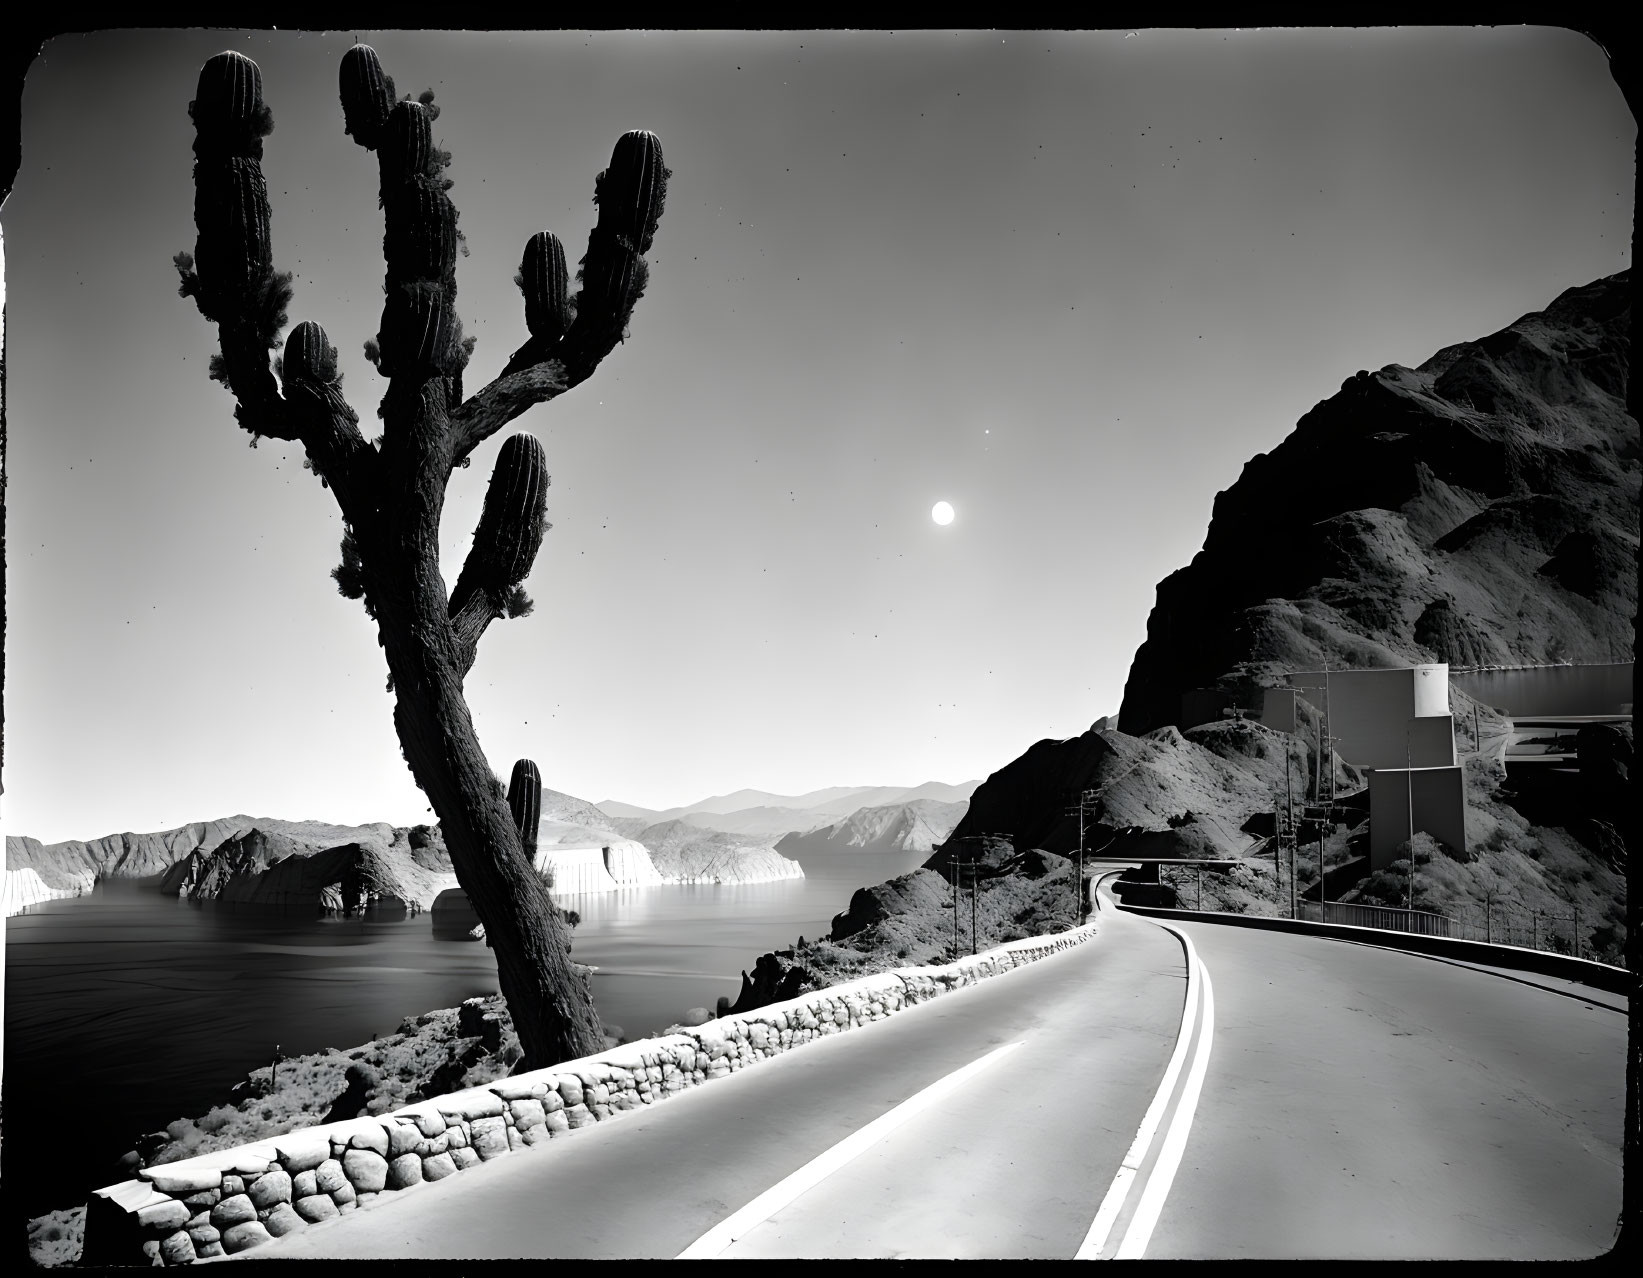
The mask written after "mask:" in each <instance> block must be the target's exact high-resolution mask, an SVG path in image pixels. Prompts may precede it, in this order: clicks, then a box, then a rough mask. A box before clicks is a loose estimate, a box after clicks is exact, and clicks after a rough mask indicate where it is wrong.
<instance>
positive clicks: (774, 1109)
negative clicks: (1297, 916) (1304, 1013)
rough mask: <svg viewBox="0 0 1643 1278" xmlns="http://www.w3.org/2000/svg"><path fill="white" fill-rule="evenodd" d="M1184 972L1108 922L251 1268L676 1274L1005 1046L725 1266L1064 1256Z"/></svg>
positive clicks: (1131, 1115) (1151, 1083)
mask: <svg viewBox="0 0 1643 1278" xmlns="http://www.w3.org/2000/svg"><path fill="white" fill-rule="evenodd" d="M1185 975H1186V967H1185V961H1184V955H1183V950H1182V947H1181V944H1180V942H1179V941H1178V940H1177V939H1176V938H1175V937H1173V936H1172V935H1170V934H1169V933H1168V932H1166V931H1165V930H1163V929H1161V928H1159V927H1157V926H1155V925H1153V924H1151V923H1150V922H1147V921H1145V920H1142V919H1138V918H1134V917H1128V916H1123V915H1114V916H1112V917H1111V918H1109V919H1107V920H1106V922H1105V923H1104V925H1103V928H1102V931H1101V933H1100V935H1099V936H1098V937H1097V938H1096V939H1095V940H1094V941H1091V942H1089V943H1086V944H1084V945H1081V946H1078V947H1076V948H1074V949H1071V950H1066V951H1063V952H1062V953H1060V954H1057V955H1054V956H1052V957H1050V958H1046V959H1042V960H1040V961H1039V962H1037V963H1033V964H1031V965H1029V966H1027V967H1024V968H1018V969H1016V970H1015V971H1012V972H1008V973H1006V974H1004V975H1002V976H999V977H995V978H993V979H991V980H987V981H983V982H981V983H979V984H977V985H974V986H971V987H968V988H966V989H962V990H958V991H955V992H954V993H952V994H947V995H944V996H942V997H941V998H939V999H936V1000H934V1001H933V1002H930V1003H926V1004H923V1005H921V1006H919V1007H915V1008H911V1009H909V1010H907V1011H905V1012H902V1013H899V1014H898V1015H896V1016H895V1017H893V1018H891V1019H890V1020H888V1021H885V1022H882V1023H881V1024H879V1025H876V1026H873V1027H871V1028H868V1029H862V1030H852V1031H850V1032H848V1033H845V1034H841V1035H838V1036H837V1037H833V1038H828V1039H823V1040H820V1041H818V1042H815V1043H812V1044H809V1045H807V1046H806V1047H804V1048H802V1049H801V1050H798V1051H794V1052H790V1053H787V1054H785V1055H783V1056H780V1057H776V1058H774V1059H771V1060H769V1061H766V1062H764V1063H762V1064H760V1065H758V1066H757V1067H756V1068H754V1069H751V1070H749V1071H747V1072H746V1073H741V1074H737V1075H733V1076H731V1077H730V1078H725V1079H721V1080H719V1081H717V1082H714V1083H712V1084H709V1085H705V1086H702V1087H698V1088H693V1089H691V1090H690V1091H687V1092H683V1093H681V1094H679V1095H678V1096H676V1097H674V1098H673V1099H671V1100H669V1101H667V1102H665V1103H663V1104H660V1105H657V1106H655V1107H654V1108H650V1109H645V1110H638V1111H633V1112H631V1113H629V1114H627V1115H624V1116H623V1117H621V1118H619V1119H617V1120H616V1121H614V1122H609V1123H601V1124H599V1125H597V1126H594V1127H587V1128H583V1129H582V1130H580V1131H578V1132H576V1133H575V1134H574V1135H572V1136H570V1137H568V1138H566V1139H563V1140H556V1141H553V1142H550V1143H549V1144H547V1145H544V1146H540V1147H538V1148H537V1149H535V1150H533V1151H531V1152H529V1153H521V1154H519V1155H512V1156H509V1157H506V1158H501V1159H497V1160H494V1161H492V1162H490V1163H486V1164H482V1165H481V1166H478V1167H474V1168H471V1169H470V1170H468V1171H465V1172H463V1173H461V1175H459V1176H457V1177H455V1178H452V1179H449V1180H445V1181H442V1182H439V1183H437V1184H433V1185H421V1186H417V1187H414V1188H412V1189H409V1190H405V1191H402V1192H400V1193H396V1194H391V1195H384V1196H383V1197H382V1198H380V1199H377V1200H375V1201H373V1202H372V1203H370V1204H369V1205H367V1206H366V1207H365V1208H362V1209H360V1210H358V1211H355V1212H351V1213H349V1214H348V1215H347V1216H344V1217H341V1218H339V1219H337V1220H334V1221H328V1222H326V1223H324V1224H321V1225H317V1226H313V1227H311V1228H309V1229H307V1230H304V1231H302V1232H300V1233H297V1234H291V1235H287V1236H286V1237H285V1238H282V1239H279V1240H277V1241H276V1242H274V1243H272V1244H268V1245H265V1246H263V1247H260V1248H258V1249H257V1250H256V1251H255V1252H252V1253H244V1254H243V1256H242V1257H241V1258H243V1259H252V1258H257V1259H264V1258H266V1259H275V1258H293V1257H355V1258H363V1257H381V1258H402V1257H419V1258H425V1257H459V1258H495V1257H520V1256H537V1257H554V1258H565V1259H569V1258H590V1259H592V1258H605V1259H608V1258H625V1257H636V1258H671V1257H674V1256H677V1255H678V1254H679V1253H680V1252H682V1251H684V1250H685V1249H686V1248H687V1247H689V1246H690V1245H691V1244H692V1243H693V1242H694V1241H695V1240H696V1239H698V1238H700V1237H701V1236H702V1235H703V1234H705V1233H707V1232H708V1231H709V1230H710V1229H712V1228H713V1227H714V1226H715V1225H717V1224H718V1223H719V1222H720V1221H722V1220H723V1219H724V1218H725V1217H727V1216H728V1215H730V1214H731V1213H732V1212H734V1211H736V1210H737V1209H739V1208H741V1207H742V1206H744V1205H745V1204H746V1203H748V1202H749V1201H751V1200H752V1199H754V1198H755V1197H757V1196H758V1195H759V1194H761V1193H762V1192H764V1191H765V1190H766V1189H768V1188H769V1187H770V1186H772V1185H775V1184H777V1183H778V1182H780V1181H782V1180H783V1179H784V1178H786V1177H787V1176H789V1175H790V1174H792V1173H793V1172H795V1171H797V1170H798V1169H800V1168H801V1167H803V1166H804V1165H805V1164H807V1163H809V1162H810V1161H811V1160H812V1159H814V1158H816V1157H818V1156H820V1155H822V1154H824V1153H825V1152H826V1151H827V1150H828V1149H830V1148H831V1147H833V1146H834V1145H836V1144H837V1143H838V1142H840V1141H842V1140H844V1139H846V1138H847V1137H849V1136H850V1135H851V1134H852V1133H853V1132H855V1131H857V1130H858V1129H860V1128H862V1127H865V1126H866V1125H867V1124H868V1123H870V1122H872V1121H874V1120H875V1119H877V1118H879V1117H880V1116H881V1115H883V1114H885V1113H887V1112H888V1111H890V1110H892V1109H894V1108H895V1107H897V1106H898V1105H900V1104H901V1103H902V1102H903V1101H905V1100H906V1099H907V1098H908V1097H911V1096H913V1095H915V1094H916V1093H918V1092H920V1091H921V1090H923V1089H924V1088H926V1087H928V1086H929V1085H931V1084H933V1083H935V1082H937V1081H938V1080H940V1079H942V1078H943V1077H945V1076H947V1075H948V1074H950V1073H952V1072H953V1071H955V1070H957V1069H960V1068H962V1067H963V1066H966V1065H968V1064H970V1063H972V1062H974V1061H975V1060H977V1059H978V1058H980V1057H983V1056H985V1055H987V1054H988V1053H989V1052H993V1051H995V1050H996V1049H998V1048H1000V1047H1003V1046H1005V1045H1007V1044H1011V1043H1019V1044H1020V1046H1019V1047H1016V1048H1013V1049H1012V1050H1010V1051H1009V1052H1007V1053H1005V1054H1004V1055H1003V1056H1001V1057H1000V1058H998V1060H997V1061H996V1062H995V1063H994V1064H991V1065H989V1066H987V1067H985V1068H984V1069H982V1070H981V1071H980V1072H979V1073H977V1074H976V1075H975V1076H974V1077H973V1078H972V1079H970V1080H968V1081H967V1082H965V1083H964V1085H963V1086H961V1087H960V1088H958V1089H957V1090H956V1091H955V1092H953V1093H952V1094H950V1095H948V1096H946V1097H945V1098H943V1099H942V1100H941V1101H939V1102H938V1103H937V1104H935V1105H933V1106H931V1107H930V1108H928V1109H926V1110H924V1111H923V1112H921V1113H919V1114H918V1115H917V1116H916V1117H914V1118H912V1119H911V1120H909V1121H908V1122H906V1123H905V1124H904V1125H903V1126H901V1127H900V1128H898V1129H897V1130H896V1131H895V1132H894V1133H893V1135H892V1136H891V1137H890V1138H889V1139H888V1140H886V1141H885V1142H884V1143H883V1144H882V1145H876V1146H874V1147H873V1148H872V1149H871V1150H869V1151H868V1152H867V1153H864V1154H863V1155H861V1156H860V1157H859V1158H857V1159H855V1160H853V1161H852V1162H850V1163H848V1164H846V1165H845V1166H844V1167H842V1168H841V1169H840V1170H839V1171H837V1172H836V1173H835V1174H834V1175H832V1176H831V1177H829V1178H828V1179H827V1180H826V1181H824V1182H823V1183H822V1184H821V1185H819V1186H818V1187H817V1188H816V1189H815V1190H813V1191H812V1192H811V1194H809V1195H806V1196H805V1197H804V1198H803V1199H801V1200H800V1201H799V1202H797V1203H795V1204H794V1205H793V1207H792V1208H790V1209H788V1210H787V1211H784V1212H782V1213H779V1214H778V1215H777V1217H775V1218H774V1219H773V1220H772V1221H771V1222H770V1224H769V1225H768V1226H765V1227H762V1228H761V1229H759V1230H756V1231H754V1233H753V1234H751V1235H749V1236H748V1237H747V1238H746V1239H745V1240H743V1242H742V1243H740V1244H738V1248H739V1250H733V1251H732V1252H730V1253H729V1254H732V1255H788V1256H825V1257H845V1256H866V1257H884V1256H1021V1257H1060V1258H1067V1257H1070V1256H1072V1255H1073V1254H1074V1252H1075V1251H1076V1250H1077V1249H1078V1246H1079V1244H1080V1242H1081V1241H1082V1240H1083V1238H1084V1235H1085V1233H1086V1231H1087V1230H1088V1229H1089V1227H1090V1223H1091V1220H1092V1219H1093V1217H1094V1215H1095V1210H1096V1207H1097V1206H1098V1205H1099V1203H1100V1200H1101V1197H1102V1195H1103V1193H1104V1192H1105V1191H1106V1188H1107V1185H1108V1183H1109V1182H1110V1181H1111V1180H1112V1178H1113V1174H1114V1173H1115V1172H1116V1170H1117V1168H1118V1165H1119V1162H1120V1160H1121V1159H1122V1158H1123V1156H1124V1153H1125V1150H1126V1149H1127V1147H1128V1146H1129V1144H1130V1142H1131V1140H1132V1139H1133V1137H1134V1135H1135V1131H1136V1128H1137V1126H1138V1125H1139V1124H1140V1121H1141V1118H1142V1115H1143V1113H1144V1111H1145V1110H1146V1108H1147V1106H1148V1104H1149V1102H1150V1101H1151V1099H1152V1094H1153V1092H1154V1090H1155V1089H1156V1087H1157V1085H1158V1079H1159V1077H1160V1076H1161V1074H1162V1073H1163V1070H1164V1067H1165V1063H1166V1061H1167V1060H1168V1058H1169V1056H1170V1054H1171V1052H1172V1051H1173V1049H1174V1046H1175V1038H1176V1033H1177V1030H1178V1028H1179V1025H1180V1020H1181V1011H1182V1002H1183V997H1184V990H1185V984H1186V983H1185ZM241 1258H237V1259H241Z"/></svg>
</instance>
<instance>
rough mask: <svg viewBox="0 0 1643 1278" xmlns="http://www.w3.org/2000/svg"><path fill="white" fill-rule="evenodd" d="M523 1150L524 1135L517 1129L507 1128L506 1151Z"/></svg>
mask: <svg viewBox="0 0 1643 1278" xmlns="http://www.w3.org/2000/svg"><path fill="white" fill-rule="evenodd" d="M524 1148H525V1133H524V1132H522V1131H520V1130H519V1129H518V1128H517V1127H510V1128H508V1149H509V1150H518V1149H524Z"/></svg>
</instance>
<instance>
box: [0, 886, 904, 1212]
mask: <svg viewBox="0 0 1643 1278" xmlns="http://www.w3.org/2000/svg"><path fill="white" fill-rule="evenodd" d="M923 859H924V855H921V854H902V855H900V856H899V857H897V858H895V859H893V860H886V859H885V858H882V857H874V856H839V857H833V858H829V859H828V860H826V861H824V862H821V863H819V864H808V863H807V864H806V865H805V871H806V874H807V875H808V876H809V877H807V878H805V879H802V880H797V879H796V880H789V881H786V882H780V883H761V884H749V885H743V886H722V885H706V884H703V885H689V886H677V887H654V888H642V889H634V890H630V891H624V892H613V893H608V894H600V895H587V896H574V897H565V898H563V899H562V903H563V904H564V905H565V906H566V907H567V908H571V909H575V910H576V911H578V912H579V913H580V914H581V922H580V924H579V925H578V926H577V928H576V930H575V933H574V948H573V950H572V954H573V957H574V958H575V959H576V960H577V961H578V962H581V963H587V964H590V965H592V966H594V967H595V968H597V969H598V971H597V972H596V973H595V974H594V977H593V992H594V1001H595V1002H596V1004H597V1005H598V1007H599V1011H600V1015H601V1016H602V1017H603V1019H604V1021H605V1023H606V1025H607V1026H620V1027H621V1029H622V1030H623V1031H624V1032H625V1033H626V1034H627V1035H628V1037H630V1038H638V1037H640V1036H642V1035H644V1034H647V1033H654V1032H656V1031H657V1030H660V1029H663V1028H665V1027H666V1026H668V1025H670V1024H673V1023H675V1022H677V1021H679V1020H680V1019H681V1018H682V1017H683V1015H684V1013H685V1012H686V1010H688V1009H689V1008H692V1007H705V1008H707V1009H709V1010H712V1009H713V1007H714V1005H715V1003H716V1001H717V1000H718V998H719V997H720V996H721V995H722V996H725V997H728V998H730V999H731V1000H733V1001H734V999H735V998H736V996H737V994H738V993H739V991H740V989H741V972H742V969H744V968H746V969H748V970H749V971H751V969H752V967H753V963H754V960H755V959H757V958H758V956H759V955H760V954H763V953H765V952H766V951H769V950H774V949H782V948H785V947H787V946H789V945H791V944H792V943H793V942H794V941H795V940H796V939H797V938H798V937H799V936H800V935H803V936H805V937H808V938H810V939H815V938H816V937H818V936H825V935H826V934H827V931H828V928H829V926H830V924H831V920H832V916H833V915H834V914H836V913H838V912H839V911H841V910H843V909H844V908H845V907H846V906H847V905H848V904H849V902H850V895H851V893H852V892H853V891H854V890H855V889H856V888H857V887H860V886H863V885H865V884H872V883H879V882H882V881H884V880H885V879H888V878H893V877H895V876H896V875H898V874H905V873H907V872H908V871H909V870H911V869H913V868H914V867H916V866H917V865H918V864H919V863H920V862H921V861H922V860H923ZM5 962H6V967H5V1075H4V1149H5V1152H6V1154H8V1155H10V1157H8V1158H7V1159H6V1163H7V1172H8V1175H7V1176H6V1178H5V1179H6V1183H5V1186H4V1188H5V1192H6V1196H7V1198H8V1200H10V1201H9V1203H8V1211H7V1215H8V1216H10V1217H12V1219H15V1218H16V1215H15V1213H16V1212H17V1211H18V1210H19V1209H21V1210H23V1211H24V1212H26V1214H27V1215H30V1216H34V1215H39V1214H41V1213H43V1212H45V1211H48V1210H50V1209H52V1208H56V1207H68V1206H73V1205H75V1204H77V1203H80V1202H83V1201H84V1200H85V1196H86V1193H87V1191H88V1190H90V1189H94V1188H97V1187H99V1186H101V1185H105V1184H109V1183H111V1182H112V1181H113V1180H114V1179H115V1178H116V1175H117V1172H116V1168H115V1163H116V1161H117V1160H118V1158H119V1156H120V1155H121V1154H122V1153H124V1152H125V1151H126V1150H128V1149H130V1148H132V1146H133V1144H134V1142H135V1139H136V1137H137V1136H139V1135H140V1134H142V1133H143V1132H148V1131H156V1130H159V1129H161V1128H163V1127H164V1126H165V1125H166V1124H167V1123H168V1122H170V1121H171V1120H172V1119H175V1118H182V1117H193V1116H195V1115H197V1114H200V1113H203V1112H204V1111H205V1110H207V1109H209V1108H210V1107H211V1106H212V1105H215V1104H220V1103H222V1102H223V1101H224V1100H226V1099H227V1093H228V1089H229V1088H230V1087H231V1086H232V1085H233V1084H235V1083H237V1082H239V1081H240V1080H241V1079H242V1078H244V1077H245V1075H246V1074H247V1073H249V1072H250V1071H251V1070H252V1069H255V1068H257V1067H259V1066H261V1065H265V1064H267V1063H268V1061H269V1060H270V1059H271V1057H272V1055H273V1051H274V1048H275V1045H276V1044H277V1045H278V1046H279V1049H280V1051H281V1052H282V1053H283V1054H285V1055H287V1056H296V1055H300V1054H303V1053H307V1052H315V1051H321V1050H323V1049H325V1048H327V1047H338V1048H344V1049H346V1048H349V1047H353V1046H355V1045H356V1044H359V1043H363V1042H368V1041H369V1040H370V1039H371V1037H372V1035H373V1034H375V1035H387V1034H391V1033H393V1032H394V1030H395V1028H396V1027H397V1026H398V1025H399V1022H400V1021H401V1020H402V1019H403V1018H405V1017H406V1016H415V1015H417V1014H419V1013H421V1012H425V1011H429V1010H430V1009H433V1008H438V1007H452V1006H454V1005H456V1004H457V1003H459V1002H461V1001H462V1000H463V999H464V998H470V997H472V996H474V995H477V994H489V993H493V992H495V990H496V988H497V982H496V960H495V957H494V956H493V955H492V953H491V951H490V949H489V948H488V947H486V946H485V945H484V944H482V943H480V942H476V941H466V940H439V939H436V938H435V937H434V934H433V929H432V927H431V925H430V920H429V916H428V915H427V914H422V915H419V916H416V917H413V918H400V919H384V918H377V917H372V916H370V915H367V916H366V917H363V918H353V919H343V918H323V917H313V916H310V915H307V914H293V913H290V912H269V911H261V910H246V909H243V908H234V907H227V906H223V907H219V906H216V905H210V904H206V905H195V904H190V903H188V902H180V901H177V900H176V899H175V898H168V897H163V896H161V895H160V894H159V893H158V892H156V891H154V890H153V888H152V887H146V886H142V885H138V884H135V883H131V882H120V881H114V882H112V883H109V884H106V885H102V886H99V887H98V889H97V890H96V891H95V892H93V893H91V894H90V895H87V896H84V897H79V898H74V899H68V900H61V901H51V902H47V903H45V904H42V905H39V906H35V907H33V908H31V909H30V910H29V911H28V912H27V913H25V914H21V915H16V916H14V917H12V918H10V919H7V920H6V945H5ZM41 1150H46V1151H60V1152H62V1153H68V1152H70V1151H73V1150H78V1151H80V1153H79V1157H78V1158H76V1159H68V1158H59V1157H54V1156H51V1153H50V1152H48V1153H46V1154H43V1155H38V1156H37V1152H36V1151H41ZM88 1153H89V1155H90V1157H91V1158H92V1159H93V1160H99V1159H100V1160H103V1161H102V1162H100V1163H98V1164H97V1165H99V1166H104V1167H106V1169H107V1170H106V1172H102V1173H98V1172H96V1171H95V1170H94V1171H92V1172H91V1173H89V1174H88V1173H87V1172H86V1171H84V1170H82V1169H81V1168H80V1167H79V1166H77V1163H79V1162H82V1161H84V1160H85V1158H86V1156H87V1154H88ZM25 1160H26V1161H25Z"/></svg>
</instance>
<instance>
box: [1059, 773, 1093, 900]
mask: <svg viewBox="0 0 1643 1278" xmlns="http://www.w3.org/2000/svg"><path fill="white" fill-rule="evenodd" d="M1095 794H1096V792H1095V791H1094V790H1081V791H1079V795H1078V806H1077V808H1076V809H1075V808H1067V809H1066V815H1068V816H1071V815H1072V814H1073V813H1074V811H1076V812H1077V813H1078V875H1077V877H1076V878H1075V879H1074V881H1073V926H1074V927H1077V926H1078V925H1079V924H1080V923H1082V922H1083V921H1084V811H1085V809H1086V808H1087V807H1088V806H1089V805H1090V804H1092V803H1093V802H1094V801H1095V799H1094V796H1095Z"/></svg>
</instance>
